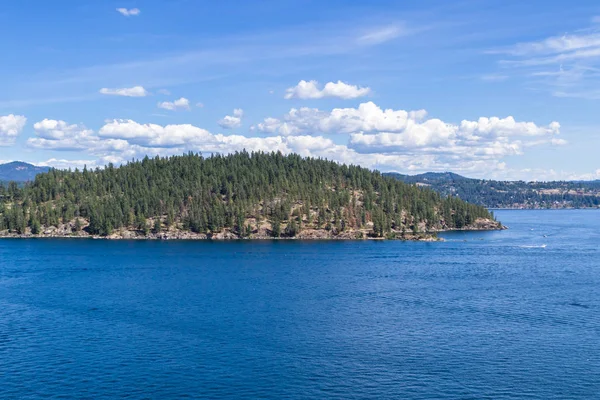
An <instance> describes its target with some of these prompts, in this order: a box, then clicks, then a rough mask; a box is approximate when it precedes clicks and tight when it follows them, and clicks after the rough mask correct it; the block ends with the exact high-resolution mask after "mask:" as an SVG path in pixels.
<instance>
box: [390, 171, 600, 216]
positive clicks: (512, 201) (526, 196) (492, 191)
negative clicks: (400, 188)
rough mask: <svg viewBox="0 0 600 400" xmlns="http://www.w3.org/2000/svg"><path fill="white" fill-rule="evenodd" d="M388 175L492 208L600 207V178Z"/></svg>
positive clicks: (434, 174) (450, 174)
mask: <svg viewBox="0 0 600 400" xmlns="http://www.w3.org/2000/svg"><path fill="white" fill-rule="evenodd" d="M385 175H386V176H390V177H394V178H396V179H399V180H401V181H403V182H406V183H421V184H426V185H429V187H430V188H431V189H433V190H435V191H437V192H438V193H440V194H441V195H442V196H456V197H459V198H461V199H463V200H465V201H467V202H469V203H473V204H478V205H481V206H484V207H489V208H521V207H522V208H563V207H572V208H596V207H600V181H554V182H524V181H492V180H483V179H470V178H465V177H463V176H460V175H456V174H453V173H427V174H421V175H415V176H408V175H401V174H395V173H387V174H385Z"/></svg>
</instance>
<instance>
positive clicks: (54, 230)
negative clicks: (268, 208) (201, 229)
mask: <svg viewBox="0 0 600 400" xmlns="http://www.w3.org/2000/svg"><path fill="white" fill-rule="evenodd" d="M502 229H507V228H506V227H505V226H503V225H501V224H499V223H498V222H496V221H492V220H477V221H476V222H475V223H474V224H472V225H470V226H467V227H464V228H461V229H439V230H434V231H428V232H423V233H413V232H399V231H392V232H391V233H390V234H388V235H387V236H386V237H373V236H370V230H369V229H360V230H356V229H351V230H345V231H343V232H339V233H333V232H332V231H328V230H326V229H303V230H302V231H301V232H299V233H298V234H297V235H296V236H294V237H285V236H283V237H273V236H271V235H270V234H269V231H268V230H267V229H258V230H257V231H256V232H253V233H252V234H250V235H249V236H245V237H241V236H239V235H238V234H236V233H234V232H232V231H231V230H228V229H225V230H224V231H223V232H218V233H213V234H205V233H194V232H191V231H185V230H182V229H177V228H174V227H172V228H170V229H169V230H163V231H161V232H158V233H154V232H148V233H147V234H144V232H142V231H138V230H133V229H120V230H116V231H115V232H113V233H112V234H110V235H108V236H99V235H91V234H89V233H88V232H86V231H85V226H84V227H83V229H81V230H78V231H75V230H74V227H73V224H72V223H68V224H61V225H59V226H58V227H54V226H52V227H43V228H42V230H41V231H40V233H38V234H33V233H31V231H30V230H28V231H27V232H25V233H21V234H19V233H15V232H9V231H6V230H5V231H0V239H4V238H7V239H37V238H39V239H52V238H55V239H58V238H62V239H101V240H219V241H221V240H222V241H226V240H403V241H421V242H437V241H443V240H444V239H443V238H439V237H437V233H440V232H447V231H491V230H502Z"/></svg>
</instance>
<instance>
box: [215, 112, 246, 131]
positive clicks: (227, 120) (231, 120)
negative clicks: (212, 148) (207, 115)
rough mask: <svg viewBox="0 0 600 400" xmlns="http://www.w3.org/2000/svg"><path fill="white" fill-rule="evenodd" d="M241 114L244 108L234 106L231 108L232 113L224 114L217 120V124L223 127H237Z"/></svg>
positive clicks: (240, 121)
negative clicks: (234, 107)
mask: <svg viewBox="0 0 600 400" xmlns="http://www.w3.org/2000/svg"><path fill="white" fill-rule="evenodd" d="M243 116H244V110H242V109H241V108H236V109H234V110H233V115H226V116H225V117H223V119H221V120H219V122H218V124H219V126H220V127H221V128H224V129H233V128H239V127H240V126H241V125H242V117H243Z"/></svg>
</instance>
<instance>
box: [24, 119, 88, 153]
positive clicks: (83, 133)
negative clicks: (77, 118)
mask: <svg viewBox="0 0 600 400" xmlns="http://www.w3.org/2000/svg"><path fill="white" fill-rule="evenodd" d="M33 129H34V131H35V134H36V137H35V138H29V139H28V140H27V143H28V145H29V146H31V147H35V148H39V149H51V150H83V149H86V148H87V146H88V142H89V140H90V139H92V138H93V134H94V132H93V131H92V130H91V129H87V128H86V127H84V126H83V125H78V124H68V123H67V122H65V121H60V120H54V119H44V120H42V121H40V122H36V123H35V124H34V125H33Z"/></svg>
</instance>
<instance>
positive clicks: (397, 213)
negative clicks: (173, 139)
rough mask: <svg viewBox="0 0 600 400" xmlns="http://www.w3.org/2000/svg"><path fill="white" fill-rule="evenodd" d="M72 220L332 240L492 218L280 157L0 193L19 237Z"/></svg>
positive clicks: (57, 177) (93, 228) (39, 184)
mask: <svg viewBox="0 0 600 400" xmlns="http://www.w3.org/2000/svg"><path fill="white" fill-rule="evenodd" d="M313 215H315V216H316V217H315V218H313ZM73 218H75V224H76V230H77V229H81V226H82V224H81V222H79V219H80V218H81V219H82V220H84V221H87V222H88V223H89V226H88V227H87V228H86V230H87V231H89V233H91V234H98V235H109V234H111V232H112V231H113V230H114V229H120V228H122V227H125V228H127V229H138V230H139V231H141V232H143V233H144V234H148V233H149V231H150V226H148V223H147V220H148V219H149V218H150V219H153V220H154V221H155V222H154V226H153V227H152V228H153V231H154V232H159V231H160V230H161V229H162V226H161V220H164V221H165V224H164V225H165V227H166V228H169V227H172V226H176V227H179V228H181V227H183V229H187V230H190V231H193V232H197V233H207V234H208V233H217V232H222V231H223V230H225V229H228V230H230V231H232V232H234V233H236V234H238V235H239V236H240V237H243V236H248V235H250V234H251V233H252V227H251V226H248V221H247V220H248V219H249V218H254V219H256V221H257V226H260V221H264V220H267V221H269V222H270V223H271V226H272V235H273V236H274V237H279V236H281V235H282V234H284V235H285V236H290V237H291V236H296V235H297V234H298V233H300V232H301V230H302V229H303V228H306V227H311V228H315V229H323V228H326V229H329V230H331V231H332V233H333V234H339V233H340V232H343V231H345V230H348V229H359V228H361V227H364V226H366V224H367V223H369V222H373V225H374V232H373V234H374V235H375V236H380V237H384V236H385V235H386V234H387V233H389V232H391V231H392V229H394V230H396V231H400V230H405V229H406V225H407V223H410V224H413V223H418V222H423V223H425V224H426V225H427V226H428V227H440V226H442V225H446V226H448V227H451V228H460V227H464V226H465V225H468V224H469V223H471V222H473V221H475V220H476V219H477V218H491V215H490V214H489V212H488V211H487V210H486V209H485V208H483V207H479V206H474V205H471V204H467V203H465V202H463V201H461V200H459V199H457V198H453V197H448V198H442V197H441V196H440V195H439V194H437V193H435V192H434V191H431V190H427V189H421V188H419V187H416V186H413V185H409V184H405V183H403V182H400V181H398V180H396V179H392V178H388V177H385V176H382V174H380V173H379V172H377V171H370V170H368V169H365V168H361V167H358V166H352V165H351V166H347V165H340V164H337V163H335V162H331V161H327V160H323V159H313V158H302V157H300V156H298V155H294V154H291V155H287V156H284V155H282V154H281V153H262V152H258V153H248V152H245V151H244V152H241V153H236V154H232V155H227V156H221V155H214V156H212V157H209V158H204V157H202V156H200V155H197V154H191V153H190V154H186V155H182V156H173V157H168V158H159V157H155V158H148V157H146V158H144V159H143V160H140V161H132V162H130V163H128V164H126V165H123V166H121V167H118V168H115V167H113V166H112V165H109V166H107V167H106V168H104V169H96V170H93V171H91V170H88V169H85V168H84V169H83V170H82V171H79V170H75V171H61V170H54V169H53V170H51V171H50V172H48V173H43V174H39V175H37V177H36V179H35V181H34V182H33V183H30V184H27V185H25V187H23V188H20V187H18V186H16V185H12V184H11V185H9V186H8V187H3V186H0V228H2V229H9V230H11V231H13V232H24V231H25V227H26V226H27V225H30V226H31V227H33V224H34V223H36V224H37V222H36V221H39V223H40V224H41V225H43V226H57V225H59V224H60V223H65V222H67V221H72V220H73ZM402 218H404V220H401V219H402ZM282 225H285V226H286V228H285V231H284V232H282V228H281V227H282Z"/></svg>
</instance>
